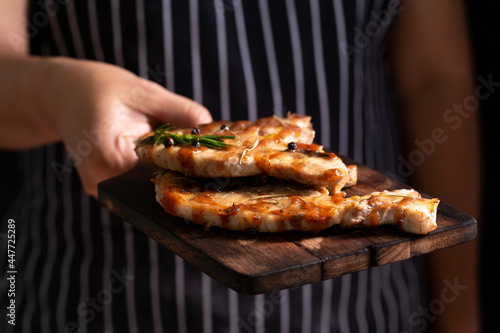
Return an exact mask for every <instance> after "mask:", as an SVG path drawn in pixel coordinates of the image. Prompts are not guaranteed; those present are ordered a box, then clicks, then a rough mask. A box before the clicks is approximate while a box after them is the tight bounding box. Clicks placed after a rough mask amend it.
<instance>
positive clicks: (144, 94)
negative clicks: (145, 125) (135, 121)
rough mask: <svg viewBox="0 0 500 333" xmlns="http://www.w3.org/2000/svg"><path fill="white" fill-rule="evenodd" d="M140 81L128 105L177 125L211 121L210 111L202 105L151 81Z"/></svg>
mask: <svg viewBox="0 0 500 333" xmlns="http://www.w3.org/2000/svg"><path fill="white" fill-rule="evenodd" d="M140 81H141V83H140V85H139V86H138V87H137V88H136V89H135V92H134V93H133V94H131V96H130V99H129V101H128V103H129V106H130V107H132V108H134V109H136V110H140V111H141V112H144V113H146V114H148V115H150V116H152V117H154V118H156V119H157V120H158V121H160V122H162V123H170V124H172V125H175V126H179V127H182V126H193V125H198V124H203V123H209V122H212V121H213V119H212V116H211V115H210V112H209V111H208V110H207V108H205V107H204V106H203V105H201V104H199V103H196V102H195V101H193V100H192V99H189V98H187V97H184V96H181V95H178V94H175V93H173V92H171V91H169V90H167V89H165V88H164V87H162V86H160V85H159V84H156V83H154V82H152V81H149V80H145V79H140Z"/></svg>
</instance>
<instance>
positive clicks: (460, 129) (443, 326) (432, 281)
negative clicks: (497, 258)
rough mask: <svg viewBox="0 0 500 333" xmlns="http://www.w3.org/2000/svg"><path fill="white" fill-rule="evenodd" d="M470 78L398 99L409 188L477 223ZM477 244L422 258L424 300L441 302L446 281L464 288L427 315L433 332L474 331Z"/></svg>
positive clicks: (475, 145) (477, 182)
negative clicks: (435, 198) (409, 165)
mask: <svg viewBox="0 0 500 333" xmlns="http://www.w3.org/2000/svg"><path fill="white" fill-rule="evenodd" d="M471 77H472V75H470V77H469V76H468V75H466V76H464V79H463V80H459V81H458V82H453V83H452V82H447V83H444V82H441V83H442V84H438V85H436V86H435V87H434V88H430V89H428V90H426V91H420V92H418V93H414V94H408V95H406V96H405V97H404V98H403V103H402V105H401V107H402V109H403V114H404V118H403V119H404V124H405V125H404V126H403V127H404V128H406V129H408V132H407V133H406V135H405V137H406V144H405V147H406V152H405V153H404V155H403V157H404V158H405V159H406V160H407V161H408V162H410V161H411V162H410V163H412V164H413V165H412V166H413V167H414V170H413V172H412V173H411V175H409V176H410V181H411V184H412V185H413V186H416V187H418V188H419V189H421V190H422V191H424V192H426V193H428V194H430V195H433V196H438V197H439V198H440V199H441V200H442V201H443V202H446V203H448V204H450V205H452V206H454V207H456V208H458V209H460V210H462V211H464V212H466V213H468V214H470V215H472V216H473V217H475V218H476V219H478V220H479V223H480V222H481V221H480V212H479V209H480V208H479V207H480V200H481V198H480V197H481V191H480V184H481V179H480V161H481V156H480V144H479V135H478V119H477V118H478V117H477V111H475V110H474V108H472V107H471V104H469V103H470V101H473V100H475V96H474V87H473V84H472V79H471ZM469 110H471V111H469ZM451 116H453V118H452V117H451ZM451 119H453V121H451ZM433 133H435V134H434V135H433ZM436 133H438V134H439V135H436ZM478 243H479V240H478V239H477V238H476V240H474V241H471V242H468V243H466V244H462V245H459V246H455V247H452V248H449V249H445V250H441V251H437V252H435V253H433V254H431V255H428V256H427V258H426V259H427V263H428V265H427V268H428V270H427V272H428V277H429V279H428V281H429V302H432V301H435V300H441V301H443V300H442V299H441V298H442V294H443V290H444V289H445V288H446V287H447V285H446V283H452V284H454V283H457V284H458V285H460V286H465V287H463V288H464V289H461V290H460V294H459V295H457V297H456V299H454V300H453V302H447V303H445V306H446V308H445V309H444V311H442V312H439V313H432V322H429V325H432V328H433V331H435V332H476V330H477V327H478V326H477V325H479V323H480V320H479V289H478V257H479V255H478ZM443 304H444V303H443ZM429 305H430V303H429Z"/></svg>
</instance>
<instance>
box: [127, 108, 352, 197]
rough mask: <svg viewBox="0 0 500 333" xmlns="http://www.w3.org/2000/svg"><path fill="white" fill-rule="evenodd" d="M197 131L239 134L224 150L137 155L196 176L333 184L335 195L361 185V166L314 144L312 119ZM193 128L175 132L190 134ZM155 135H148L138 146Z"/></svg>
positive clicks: (150, 150)
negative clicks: (358, 171) (265, 177)
mask: <svg viewBox="0 0 500 333" xmlns="http://www.w3.org/2000/svg"><path fill="white" fill-rule="evenodd" d="M223 125H225V126H223ZM224 127H225V129H221V128H224ZM197 128H198V129H199V135H209V134H210V135H234V136H235V139H233V140H231V139H226V140H225V142H226V143H228V144H229V146H226V147H225V148H223V149H211V148H207V147H203V146H199V147H194V146H192V145H176V146H173V147H169V148H166V147H165V146H164V145H162V144H160V145H157V146H152V145H140V144H138V145H137V147H136V153H137V154H138V156H139V157H140V158H141V160H143V161H145V162H148V163H150V164H154V165H157V166H159V167H161V168H164V169H168V170H174V171H178V172H181V173H183V174H185V175H188V176H191V177H202V178H213V177H246V176H257V175H262V174H264V175H271V176H274V177H276V178H279V179H287V180H297V181H299V182H302V183H304V184H310V185H327V186H329V189H330V191H332V192H333V193H335V192H338V191H340V190H341V189H342V188H343V187H345V186H351V185H354V184H355V183H356V169H355V166H350V167H347V166H346V165H345V164H344V163H343V162H342V160H341V159H340V158H339V157H338V156H336V155H335V154H333V153H327V152H325V151H324V149H323V147H322V146H320V145H317V144H313V143H312V142H313V140H314V135H315V132H314V130H313V129H312V125H311V118H310V117H309V116H300V115H295V114H292V115H289V116H288V117H286V118H278V117H267V118H261V119H259V120H258V121H256V122H251V121H237V122H223V121H218V122H213V123H210V124H206V125H201V126H199V127H197ZM191 130H192V129H191V128H184V129H179V130H174V132H175V133H179V134H190V133H191ZM152 134H153V133H147V134H145V135H144V136H143V137H141V138H139V139H138V142H141V141H142V139H144V138H146V137H148V136H150V135H152ZM290 142H296V143H298V144H297V149H296V150H294V151H290V150H289V149H288V147H287V146H288V144H289V143H290Z"/></svg>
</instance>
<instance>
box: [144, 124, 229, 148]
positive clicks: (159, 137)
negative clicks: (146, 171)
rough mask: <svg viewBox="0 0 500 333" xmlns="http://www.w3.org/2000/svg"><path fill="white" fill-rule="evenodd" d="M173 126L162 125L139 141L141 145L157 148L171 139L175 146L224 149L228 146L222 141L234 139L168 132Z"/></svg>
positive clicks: (224, 136)
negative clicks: (185, 145)
mask: <svg viewBox="0 0 500 333" xmlns="http://www.w3.org/2000/svg"><path fill="white" fill-rule="evenodd" d="M173 129H175V126H170V124H163V125H161V126H159V127H158V128H156V129H155V131H154V134H153V135H151V136H148V137H147V138H145V139H144V140H142V141H141V144H142V145H153V146H157V145H159V144H160V143H162V142H164V141H165V140H166V139H169V138H171V139H172V140H173V141H174V143H176V144H197V143H199V144H200V145H201V146H205V147H208V148H214V149H218V148H224V147H226V146H227V145H228V144H227V143H225V142H224V141H223V139H234V138H235V136H234V135H198V134H178V133H172V132H169V131H171V130H173Z"/></svg>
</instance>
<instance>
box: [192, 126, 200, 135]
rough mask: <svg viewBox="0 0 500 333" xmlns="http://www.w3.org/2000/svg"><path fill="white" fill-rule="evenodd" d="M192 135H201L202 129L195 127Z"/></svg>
mask: <svg viewBox="0 0 500 333" xmlns="http://www.w3.org/2000/svg"><path fill="white" fill-rule="evenodd" d="M191 134H200V129H199V128H197V127H193V129H192V130H191Z"/></svg>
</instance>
